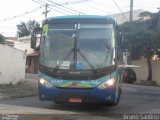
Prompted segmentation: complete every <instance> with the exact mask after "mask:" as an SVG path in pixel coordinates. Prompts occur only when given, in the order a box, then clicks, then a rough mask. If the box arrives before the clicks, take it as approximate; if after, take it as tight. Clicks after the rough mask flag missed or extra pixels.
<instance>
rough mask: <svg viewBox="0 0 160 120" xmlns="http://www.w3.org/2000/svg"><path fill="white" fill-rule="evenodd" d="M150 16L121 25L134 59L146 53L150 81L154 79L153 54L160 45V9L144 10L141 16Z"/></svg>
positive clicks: (127, 46)
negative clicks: (150, 11) (153, 10)
mask: <svg viewBox="0 0 160 120" xmlns="http://www.w3.org/2000/svg"><path fill="white" fill-rule="evenodd" d="M145 16H149V17H150V19H147V20H144V19H143V18H140V19H139V20H137V21H133V22H126V23H124V24H122V25H121V26H120V27H122V29H123V30H124V37H125V39H127V44H126V48H128V49H130V51H131V57H132V59H137V58H139V57H140V56H142V55H144V57H145V58H146V59H147V66H148V77H147V80H148V81H152V65H151V56H152V55H153V52H154V51H152V50H153V49H154V48H158V47H159V46H160V17H159V16H160V11H159V12H158V13H149V12H144V13H141V14H140V17H145Z"/></svg>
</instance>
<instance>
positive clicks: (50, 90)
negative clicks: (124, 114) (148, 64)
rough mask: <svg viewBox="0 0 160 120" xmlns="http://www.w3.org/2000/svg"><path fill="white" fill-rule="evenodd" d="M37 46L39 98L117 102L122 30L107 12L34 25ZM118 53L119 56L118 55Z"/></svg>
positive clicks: (60, 100) (75, 101) (119, 87)
mask: <svg viewBox="0 0 160 120" xmlns="http://www.w3.org/2000/svg"><path fill="white" fill-rule="evenodd" d="M37 33H40V34H41V37H40V46H39V47H38V48H39V72H38V76H39V80H38V86H39V87H38V88H39V99H40V100H42V101H54V102H55V103H103V104H106V105H112V106H114V105H117V104H118V102H119V98H120V93H121V85H122V79H121V78H122V77H121V76H122V69H121V68H120V67H118V65H119V63H120V60H121V59H120V58H121V57H122V54H120V53H121V52H120V51H121V47H120V46H121V45H120V44H121V38H122V37H121V34H119V33H120V32H117V25H116V22H115V20H114V19H113V18H112V17H109V16H92V15H73V16H59V17H50V18H48V19H46V20H44V22H43V25H42V28H35V29H34V30H33V32H32V36H31V47H32V48H34V49H35V48H37V47H36V41H37V37H36V35H37ZM118 56H119V57H118Z"/></svg>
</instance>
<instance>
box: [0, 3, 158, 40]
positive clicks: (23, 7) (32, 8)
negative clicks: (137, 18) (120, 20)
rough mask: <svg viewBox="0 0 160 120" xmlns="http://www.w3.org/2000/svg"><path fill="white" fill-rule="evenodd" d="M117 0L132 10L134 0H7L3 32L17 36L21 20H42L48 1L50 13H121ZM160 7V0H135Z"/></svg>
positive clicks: (2, 7)
mask: <svg viewBox="0 0 160 120" xmlns="http://www.w3.org/2000/svg"><path fill="white" fill-rule="evenodd" d="M50 1H52V2H50ZM114 1H115V2H116V4H117V5H118V7H119V8H120V9H121V11H122V12H128V11H129V10H130V0H3V1H1V4H0V34H2V35H4V36H8V37H9V36H12V37H13V36H16V31H17V27H16V25H17V24H20V23H21V22H27V21H29V20H36V21H38V22H40V23H42V21H43V20H44V18H45V16H44V14H42V13H43V12H44V11H45V6H44V4H45V3H46V2H47V3H49V7H48V10H49V12H48V14H47V17H53V16H61V15H63V16H64V15H79V14H87V15H109V14H115V13H120V12H121V11H120V10H119V8H118V7H117V6H116V5H115V3H114ZM55 3H58V4H61V5H62V6H60V5H55ZM63 6H64V7H63ZM157 8H160V0H133V10H138V9H143V10H145V11H149V12H158V9H157Z"/></svg>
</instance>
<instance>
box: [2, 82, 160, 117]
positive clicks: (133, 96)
mask: <svg viewBox="0 0 160 120" xmlns="http://www.w3.org/2000/svg"><path fill="white" fill-rule="evenodd" d="M0 113H2V115H4V114H13V113H14V114H21V115H19V119H21V118H22V119H23V120H25V119H26V120H30V119H32V120H42V119H46V120H47V119H48V120H59V119H64V120H72V119H74V120H82V119H83V120H90V119H92V120H106V119H109V120H112V119H113V120H114V119H118V118H121V119H124V116H125V115H126V114H146V113H147V114H148V113H150V114H152V113H154V114H155V113H159V114H160V88H159V87H150V86H142V85H130V84H123V89H122V94H121V98H120V102H119V104H118V105H117V106H115V107H109V106H100V105H95V104H91V105H81V104H79V105H77V104H55V103H53V102H44V101H39V99H38V97H37V96H36V97H26V98H14V99H4V100H0ZM33 114H34V115H33ZM44 114H47V115H45V116H44ZM159 117H160V116H159ZM29 118H30V119H29Z"/></svg>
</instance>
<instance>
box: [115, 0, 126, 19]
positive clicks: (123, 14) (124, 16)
mask: <svg viewBox="0 0 160 120" xmlns="http://www.w3.org/2000/svg"><path fill="white" fill-rule="evenodd" d="M113 2H114V4H115V5H116V6H117V8H118V9H119V11H120V12H121V14H122V15H123V16H124V18H125V19H126V20H127V21H128V19H127V17H126V16H125V15H124V13H123V11H122V10H121V8H120V7H119V6H118V4H117V3H116V2H115V0H113Z"/></svg>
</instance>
